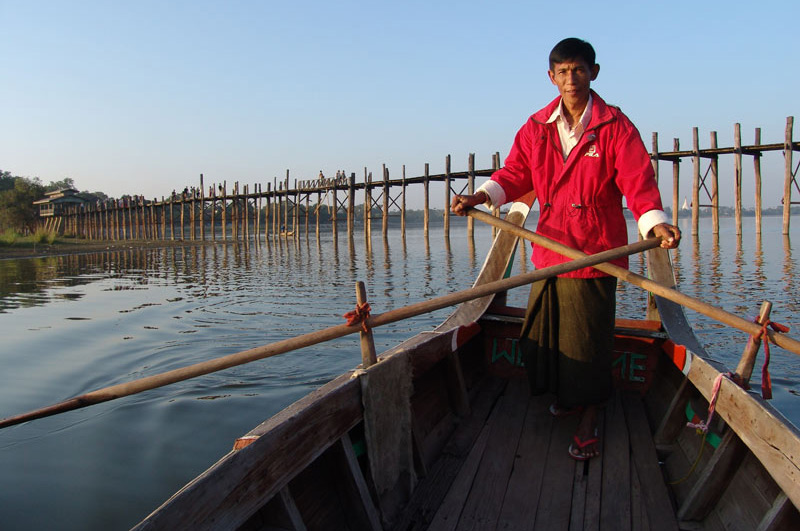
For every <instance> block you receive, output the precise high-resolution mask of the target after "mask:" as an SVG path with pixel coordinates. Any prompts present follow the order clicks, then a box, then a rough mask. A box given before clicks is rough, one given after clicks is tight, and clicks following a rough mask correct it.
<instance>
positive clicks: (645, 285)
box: [467, 208, 800, 354]
mask: <svg viewBox="0 0 800 531" xmlns="http://www.w3.org/2000/svg"><path fill="white" fill-rule="evenodd" d="M467 215H468V216H470V217H473V218H475V219H478V220H480V221H483V222H485V223H488V224H489V225H493V226H495V227H498V228H499V229H502V230H505V231H508V232H510V233H512V234H515V235H517V236H519V237H520V238H524V239H526V240H529V241H531V242H533V243H535V244H536V245H540V246H542V247H545V248H547V249H550V250H551V251H555V252H557V253H559V254H562V255H564V256H568V257H570V258H580V257H582V256H586V254H585V253H582V252H581V251H578V250H576V249H573V248H571V247H568V246H566V245H564V244H562V243H559V242H556V241H553V240H551V239H549V238H546V237H544V236H542V235H540V234H536V233H535V232H533V231H530V230H527V229H525V228H523V227H519V226H517V225H514V224H513V223H508V222H507V221H505V220H502V219H500V218H496V217H494V216H492V215H491V214H489V213H487V212H484V211H482V210H478V209H474V208H472V209H469V210H468V211H467ZM593 267H594V268H595V269H598V270H600V271H602V272H604V273H607V274H609V275H612V276H615V277H617V278H619V279H620V280H624V281H626V282H629V283H631V284H633V285H635V286H638V287H640V288H642V289H645V290H647V291H649V292H651V293H654V294H655V295H658V296H660V297H664V298H665V299H669V300H671V301H673V302H676V303H678V304H680V305H682V306H685V307H687V308H690V309H692V310H694V311H696V312H698V313H702V314H703V315H706V316H708V317H711V318H712V319H715V320H717V321H719V322H721V323H723V324H726V325H728V326H731V327H733V328H738V329H739V330H742V331H744V332H747V333H748V334H749V335H751V336H753V335H757V334H759V333H760V332H761V327H760V326H758V325H757V324H755V323H753V322H752V321H748V320H747V319H742V318H741V317H739V316H738V315H734V314H732V313H729V312H727V311H725V310H723V309H722V308H717V307H716V306H712V305H711V304H708V303H705V302H703V301H701V300H699V299H696V298H694V297H691V296H689V295H686V294H684V293H681V292H680V291H678V290H676V289H672V288H669V287H667V286H664V285H663V284H659V283H658V282H655V281H653V280H650V279H649V278H646V277H643V276H641V275H637V274H636V273H632V272H631V271H628V270H627V269H625V268H624V267H619V266H616V265H613V264H598V265H595V266H593ZM767 334H768V336H769V340H770V341H772V342H773V343H775V344H776V345H778V346H780V347H783V348H785V349H786V350H788V351H790V352H793V353H794V354H800V341H797V340H796V339H792V338H791V337H789V336H787V335H786V334H778V333H776V332H774V331H772V330H768V331H767Z"/></svg>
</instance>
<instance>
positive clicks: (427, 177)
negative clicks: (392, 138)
mask: <svg viewBox="0 0 800 531" xmlns="http://www.w3.org/2000/svg"><path fill="white" fill-rule="evenodd" d="M422 184H423V185H424V188H425V190H424V192H425V207H424V208H425V210H424V212H423V225H424V233H425V238H427V237H428V231H429V229H430V224H431V213H430V187H431V183H430V165H429V164H428V163H427V162H426V163H425V176H424V177H423V181H422Z"/></svg>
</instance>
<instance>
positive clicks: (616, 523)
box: [600, 393, 650, 531]
mask: <svg viewBox="0 0 800 531" xmlns="http://www.w3.org/2000/svg"><path fill="white" fill-rule="evenodd" d="M605 421H606V422H605V430H604V432H603V435H604V441H603V445H602V447H601V449H602V452H603V468H604V470H605V471H606V473H605V474H603V485H602V503H601V506H600V529H614V530H618V531H625V530H629V529H630V528H631V492H630V482H629V481H620V478H630V474H631V473H630V446H629V437H628V428H627V425H626V423H625V413H624V411H623V409H622V402H621V400H620V396H619V394H618V393H617V394H616V395H615V396H614V398H613V399H612V400H610V401H609V403H608V405H607V406H606V415H605ZM647 433H648V436H649V433H650V431H649V430H648V431H647Z"/></svg>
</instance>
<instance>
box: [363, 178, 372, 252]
mask: <svg viewBox="0 0 800 531" xmlns="http://www.w3.org/2000/svg"><path fill="white" fill-rule="evenodd" d="M370 181H371V179H370V176H369V174H368V173H367V168H364V241H366V242H368V241H369V217H370V210H371V209H372V197H370V191H369V184H370Z"/></svg>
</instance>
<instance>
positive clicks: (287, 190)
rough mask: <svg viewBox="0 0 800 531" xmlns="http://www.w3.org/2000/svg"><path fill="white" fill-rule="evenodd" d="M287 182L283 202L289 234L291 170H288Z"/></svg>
mask: <svg viewBox="0 0 800 531" xmlns="http://www.w3.org/2000/svg"><path fill="white" fill-rule="evenodd" d="M284 183H285V184H286V186H285V190H284V194H283V196H284V197H283V202H284V203H285V206H284V210H283V226H284V227H286V229H285V230H286V232H287V234H286V235H287V236H288V235H289V234H288V232H289V170H288V169H287V170H286V180H285V181H284Z"/></svg>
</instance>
